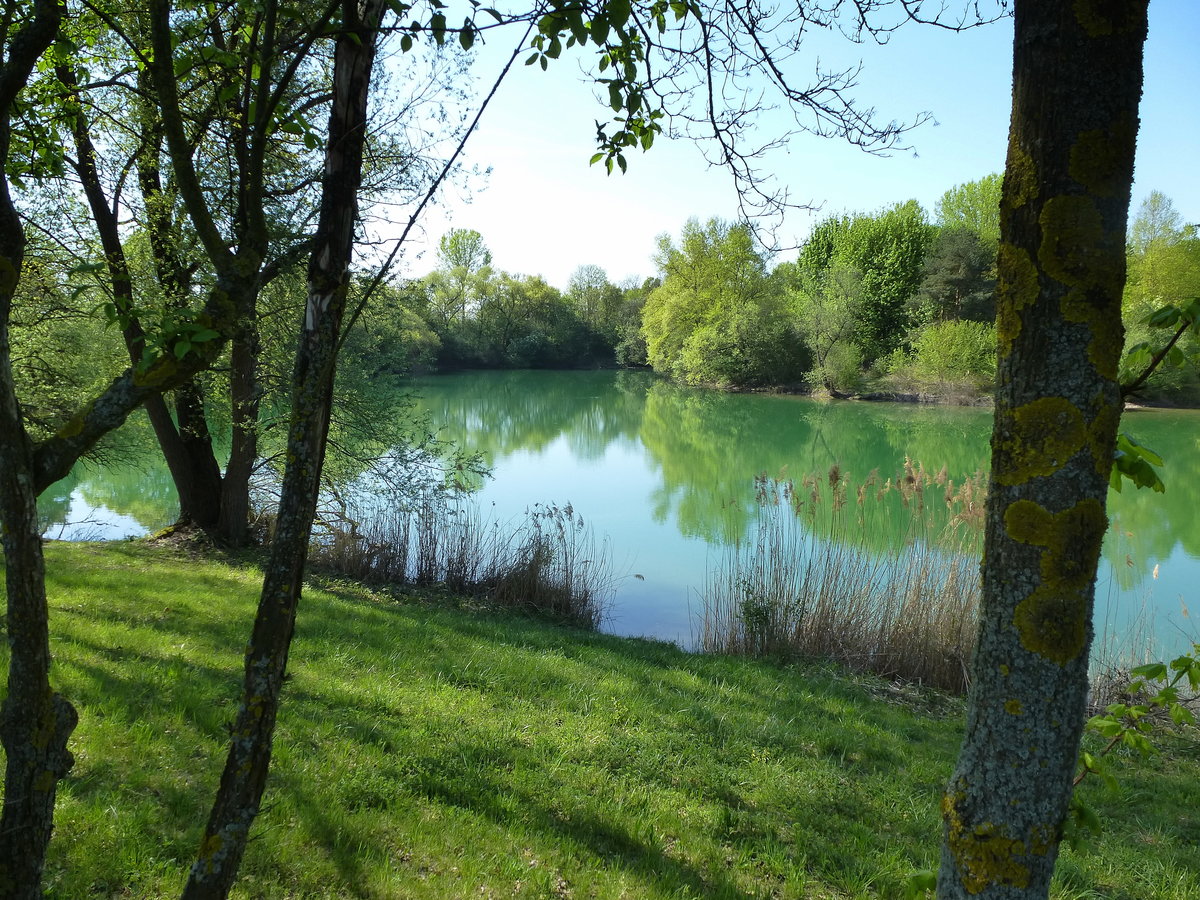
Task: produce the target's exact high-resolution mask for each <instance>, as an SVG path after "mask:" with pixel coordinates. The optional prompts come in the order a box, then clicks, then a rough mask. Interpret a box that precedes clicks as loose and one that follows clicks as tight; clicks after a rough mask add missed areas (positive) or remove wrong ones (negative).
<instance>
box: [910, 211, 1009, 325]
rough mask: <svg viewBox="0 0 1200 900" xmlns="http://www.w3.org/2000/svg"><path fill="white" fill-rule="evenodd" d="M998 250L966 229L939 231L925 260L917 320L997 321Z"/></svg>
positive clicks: (944, 229)
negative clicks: (996, 277) (996, 269)
mask: <svg viewBox="0 0 1200 900" xmlns="http://www.w3.org/2000/svg"><path fill="white" fill-rule="evenodd" d="M995 268H996V248H995V247H994V246H993V247H990V248H989V247H988V246H987V245H986V244H985V243H984V241H983V239H982V238H980V237H979V235H978V234H976V232H975V231H974V230H972V229H970V228H967V227H966V226H963V225H947V226H944V227H942V228H939V229H938V232H937V237H935V238H934V239H933V245H932V246H931V247H930V248H929V254H928V255H927V256H926V257H925V266H924V273H923V275H922V278H921V287H920V289H919V291H918V293H917V296H916V297H915V298H914V303H915V304H916V306H917V310H916V318H917V319H918V320H921V321H923V322H924V323H929V322H932V321H944V320H947V319H970V320H972V321H975V322H990V321H992V320H993V319H994V318H995V317H996V301H995V291H996V279H995V277H994V273H995Z"/></svg>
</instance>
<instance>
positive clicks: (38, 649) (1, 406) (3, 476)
mask: <svg viewBox="0 0 1200 900" xmlns="http://www.w3.org/2000/svg"><path fill="white" fill-rule="evenodd" d="M62 15H63V9H62V7H61V6H60V5H59V4H58V3H57V2H56V0H39V2H38V3H36V5H34V6H33V7H32V8H29V7H24V6H23V5H20V4H17V3H12V2H9V3H6V4H5V15H4V21H5V23H6V24H9V23H13V22H14V21H15V22H17V23H21V24H19V25H12V24H9V30H8V31H7V32H6V33H5V34H3V35H0V38H2V39H3V41H4V45H5V46H4V54H3V56H2V57H0V59H2V62H0V461H2V464H0V541H2V543H3V548H4V563H5V566H4V580H5V588H6V590H7V619H6V622H5V630H6V631H7V638H8V643H9V650H10V654H9V663H8V685H7V693H6V696H5V698H4V706H3V709H2V711H0V742H2V743H3V745H4V754H5V770H4V807H3V812H2V813H0V897H4V898H33V897H40V896H41V877H42V867H43V865H44V862H45V858H46V846H47V845H48V844H49V842H50V832H51V829H52V827H53V820H54V799H55V796H56V794H57V792H58V782H59V780H60V779H61V778H62V777H63V776H64V775H65V774H66V773H67V772H68V771H70V769H71V765H72V763H73V760H72V758H71V754H70V752H69V751H68V750H67V740H68V739H69V738H70V736H71V732H72V731H73V730H74V728H75V722H76V714H75V710H74V709H73V708H72V706H71V704H70V703H68V702H67V701H66V700H65V699H63V698H62V697H60V696H59V695H58V694H56V693H55V692H54V691H53V689H52V688H51V687H50V625H49V612H48V609H47V605H46V581H45V561H44V560H43V558H42V538H41V533H40V531H39V529H38V521H37V489H36V486H35V483H34V478H33V470H34V447H33V443H32V441H30V439H29V435H28V434H27V433H26V431H25V426H24V424H23V422H22V419H21V407H20V403H19V402H18V400H17V394H16V387H15V385H14V383H13V373H12V361H11V347H10V344H9V322H10V320H11V313H12V303H13V297H14V296H15V294H16V291H17V285H18V283H19V280H20V276H21V266H22V263H23V262H24V257H25V232H24V229H23V228H22V226H21V220H20V217H19V216H18V215H17V210H16V208H15V207H14V206H13V202H12V198H11V196H10V194H9V190H8V180H7V177H5V173H6V172H7V164H8V158H9V148H10V141H11V117H12V113H13V105H14V103H15V101H16V99H17V95H18V94H19V93H20V91H21V89H22V88H24V87H25V85H26V84H27V82H28V80H29V77H30V74H31V73H32V71H33V67H34V65H35V64H36V63H37V61H38V59H39V58H40V57H41V55H42V53H43V52H45V50H46V48H47V47H49V46H50V43H51V42H52V41H53V40H54V38H55V35H56V34H57V33H58V29H59V25H60V23H61V21H62ZM22 18H24V21H23V22H22Z"/></svg>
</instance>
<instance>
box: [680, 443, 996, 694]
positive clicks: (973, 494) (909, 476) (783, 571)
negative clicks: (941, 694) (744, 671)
mask: <svg viewBox="0 0 1200 900" xmlns="http://www.w3.org/2000/svg"><path fill="white" fill-rule="evenodd" d="M984 495H985V490H984V487H983V477H982V476H981V475H977V476H975V477H973V478H970V479H967V480H966V481H964V482H962V483H960V484H957V485H956V484H955V483H954V482H953V481H952V480H951V479H949V478H948V477H947V476H946V473H945V471H944V470H943V471H942V472H939V473H937V474H935V475H931V474H929V473H928V472H927V471H926V470H925V469H924V468H923V467H922V466H920V464H914V463H913V462H911V461H908V460H906V461H905V464H904V467H903V469H902V470H901V471H900V472H898V473H897V474H896V476H895V477H894V478H889V479H887V480H881V479H880V477H879V475H878V473H877V472H872V473H871V475H870V476H869V477H868V478H867V479H866V480H865V481H863V482H861V483H859V484H851V483H850V482H849V480H848V479H847V478H846V477H845V476H844V474H843V473H842V472H841V471H840V470H839V469H838V468H837V467H836V466H835V467H833V468H832V469H830V471H829V472H828V474H827V475H826V476H824V477H821V478H818V477H815V476H810V477H808V478H805V479H803V480H802V481H801V482H800V483H799V484H796V483H794V482H791V481H782V480H778V479H771V478H767V477H765V476H762V477H760V478H759V479H758V482H757V491H756V496H757V505H758V515H757V519H756V522H755V526H754V528H753V531H752V536H751V538H750V539H749V540H748V541H746V542H744V543H742V544H740V545H738V546H735V547H733V548H731V549H730V550H729V551H728V553H727V555H726V557H725V558H724V560H723V561H722V563H721V565H720V566H719V567H718V568H717V570H716V571H715V572H714V573H712V574H710V577H709V579H708V582H707V584H706V586H705V589H704V594H703V603H702V613H701V621H700V627H699V644H700V646H701V648H702V649H704V650H706V651H709V652H720V653H734V654H743V655H750V656H781V657H806V658H819V659H831V660H835V661H838V662H841V663H844V664H846V665H847V666H850V667H852V668H854V669H858V670H862V671H868V672H872V673H875V674H878V675H881V676H884V677H889V678H899V679H904V680H909V681H916V682H921V683H923V684H926V685H930V686H933V687H937V688H941V689H944V690H949V691H954V692H958V693H961V692H964V691H965V690H966V688H967V686H968V684H969V679H970V674H969V673H970V659H971V653H972V648H973V646H974V642H975V632H976V622H977V619H978V604H979V559H978V547H979V541H980V532H981V525H982V518H983V498H984ZM885 533H886V536H884V535H885Z"/></svg>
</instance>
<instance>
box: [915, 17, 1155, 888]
mask: <svg viewBox="0 0 1200 900" xmlns="http://www.w3.org/2000/svg"><path fill="white" fill-rule="evenodd" d="M1146 7H1147V0H1121V2H1109V0H1017V2H1016V4H1015V18H1016V36H1015V43H1014V61H1013V81H1014V83H1013V113H1012V125H1011V131H1010V140H1009V149H1008V159H1007V162H1006V166H1005V176H1004V190H1003V197H1002V201H1001V244H1000V251H999V294H998V309H997V333H998V339H999V344H1000V347H999V351H1000V365H999V371H998V379H997V382H998V386H997V393H996V411H995V426H994V430H993V434H992V471H991V486H990V489H989V495H988V507H987V531H986V537H985V546H984V558H983V568H982V571H983V605H982V610H981V623H980V634H979V643H978V648H977V651H976V656H975V661H974V683H973V687H972V692H971V700H970V707H969V712H968V719H967V734H966V738H965V742H964V745H963V749H962V753H961V756H960V758H959V762H958V766H957V769H956V771H955V774H954V776H953V778H952V780H951V781H950V784H949V785H948V787H947V790H946V793H945V796H944V798H943V802H942V811H943V815H944V819H945V843H944V845H943V852H942V864H941V869H940V872H939V882H938V896H939V897H940V898H963V897H982V898H988V900H999V898H1033V897H1039V898H1040V897H1046V896H1048V894H1049V888H1050V876H1051V874H1052V872H1053V870H1054V864H1055V860H1056V858H1057V855H1058V848H1059V843H1060V840H1061V837H1062V827H1063V822H1064V820H1065V817H1066V815H1067V812H1068V805H1069V802H1070V797H1071V780H1072V776H1073V774H1074V770H1075V766H1076V761H1077V755H1078V751H1079V740H1080V736H1081V734H1082V730H1083V724H1084V716H1085V702H1086V697H1087V689H1088V681H1087V671H1088V651H1089V648H1090V644H1091V638H1092V624H1091V623H1092V607H1093V599H1094V594H1095V579H1096V564H1097V561H1098V559H1099V554H1100V544H1101V541H1102V539H1103V537H1104V532H1105V530H1106V528H1107V524H1108V519H1107V515H1106V512H1105V499H1106V495H1107V491H1108V475H1109V470H1110V468H1111V466H1112V456H1113V448H1114V443H1115V439H1116V430H1117V424H1118V420H1119V418H1120V414H1121V398H1120V390H1119V387H1118V384H1117V380H1116V379H1117V362H1118V359H1119V356H1120V352H1121V345H1122V337H1123V329H1122V325H1121V291H1122V287H1123V284H1124V280H1125V230H1126V217H1127V215H1128V208H1129V193H1130V185H1131V182H1132V177H1133V155H1134V143H1135V138H1136V135H1137V124H1138V119H1137V114H1138V102H1139V100H1140V97H1141V86H1142V45H1143V42H1144V40H1145V35H1146Z"/></svg>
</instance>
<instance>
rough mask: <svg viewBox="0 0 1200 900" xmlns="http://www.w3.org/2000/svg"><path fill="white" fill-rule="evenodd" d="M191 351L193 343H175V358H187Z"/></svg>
mask: <svg viewBox="0 0 1200 900" xmlns="http://www.w3.org/2000/svg"><path fill="white" fill-rule="evenodd" d="M191 349H192V345H191V343H190V342H188V341H176V342H175V358H176V359H183V358H184V357H185V356H187V355H188V352H189V351H190V350H191Z"/></svg>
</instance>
